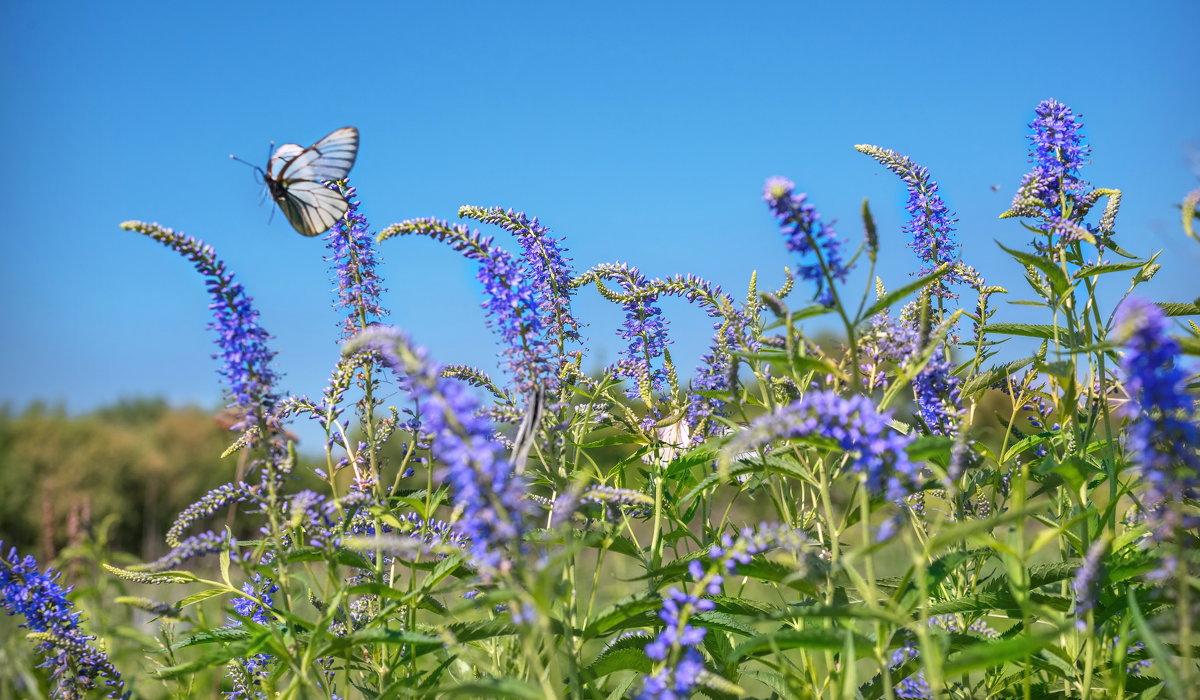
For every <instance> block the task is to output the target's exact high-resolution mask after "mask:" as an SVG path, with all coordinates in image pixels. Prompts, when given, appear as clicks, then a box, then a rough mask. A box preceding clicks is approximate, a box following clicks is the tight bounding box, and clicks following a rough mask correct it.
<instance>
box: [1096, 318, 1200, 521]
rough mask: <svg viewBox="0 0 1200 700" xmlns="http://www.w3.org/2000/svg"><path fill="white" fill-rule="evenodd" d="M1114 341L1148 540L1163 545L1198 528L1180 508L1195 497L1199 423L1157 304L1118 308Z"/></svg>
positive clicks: (1199, 476) (1199, 481) (1199, 493)
mask: <svg viewBox="0 0 1200 700" xmlns="http://www.w3.org/2000/svg"><path fill="white" fill-rule="evenodd" d="M1115 328H1116V333H1117V337H1118V338H1119V339H1120V340H1122V341H1123V342H1124V344H1125V348H1126V353H1125V357H1124V359H1123V361H1122V363H1121V368H1122V370H1123V371H1124V374H1125V388H1126V390H1128V392H1129V396H1130V399H1131V400H1130V401H1129V403H1127V404H1126V405H1125V406H1124V408H1123V411H1122V412H1123V413H1124V415H1125V417H1126V418H1128V419H1129V421H1130V423H1129V426H1128V428H1127V429H1126V435H1127V436H1128V438H1127V445H1128V447H1129V449H1130V451H1131V452H1133V455H1134V460H1135V462H1136V463H1137V464H1138V465H1139V466H1140V467H1141V470H1142V474H1143V478H1144V480H1145V483H1146V485H1147V489H1146V493H1145V495H1144V499H1145V501H1144V506H1145V510H1146V515H1147V517H1148V520H1149V523H1148V524H1149V525H1150V527H1151V530H1152V532H1153V537H1154V538H1155V540H1157V541H1162V540H1165V539H1167V538H1170V537H1172V536H1173V535H1175V534H1177V533H1178V532H1182V531H1184V530H1187V529H1191V528H1195V527H1198V526H1200V518H1198V517H1196V516H1188V515H1185V514H1184V513H1183V512H1182V511H1181V510H1180V509H1179V506H1180V504H1182V503H1184V502H1185V501H1188V500H1194V499H1196V498H1200V451H1198V450H1200V448H1198V446H1200V425H1198V424H1197V416H1196V407H1195V403H1194V399H1193V397H1192V396H1191V395H1189V394H1188V393H1187V391H1185V389H1184V384H1185V383H1186V379H1187V376H1186V374H1185V373H1184V371H1183V369H1182V368H1181V367H1180V366H1179V360H1180V349H1179V344H1178V343H1177V342H1176V341H1175V340H1174V339H1173V338H1171V337H1170V336H1169V335H1167V319H1166V316H1165V315H1164V313H1163V311H1162V309H1161V308H1159V307H1158V305H1156V304H1153V303H1150V302H1148V301H1145V300H1143V299H1139V298H1137V297H1130V298H1128V299H1126V300H1125V302H1124V303H1122V304H1121V306H1120V307H1119V308H1118V309H1117V312H1116V317H1115Z"/></svg>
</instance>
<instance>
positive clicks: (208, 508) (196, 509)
mask: <svg viewBox="0 0 1200 700" xmlns="http://www.w3.org/2000/svg"><path fill="white" fill-rule="evenodd" d="M254 497H255V493H254V490H253V487H251V486H250V485H249V484H246V483H244V482H232V483H228V484H222V485H220V486H218V487H217V488H215V489H213V490H211V491H209V492H208V493H206V494H204V495H203V496H201V497H200V500H198V501H196V502H195V503H193V504H192V505H190V506H188V507H187V508H185V509H183V512H181V513H180V514H179V515H178V516H177V517H176V518H175V522H174V523H172V524H171V527H170V528H169V529H168V530H167V534H166V540H167V544H169V545H171V546H172V547H178V546H180V544H182V542H183V539H184V536H183V533H184V532H185V531H186V530H187V529H188V528H189V527H190V526H191V525H192V524H193V523H195V522H197V521H199V520H202V519H204V518H207V517H208V516H210V515H213V514H214V513H216V512H217V511H218V510H220V509H222V508H224V507H226V506H228V505H231V504H233V503H241V502H242V501H245V500H247V499H252V498H254Z"/></svg>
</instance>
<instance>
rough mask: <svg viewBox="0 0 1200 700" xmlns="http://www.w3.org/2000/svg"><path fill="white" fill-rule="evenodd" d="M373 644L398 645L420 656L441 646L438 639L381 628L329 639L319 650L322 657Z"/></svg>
mask: <svg viewBox="0 0 1200 700" xmlns="http://www.w3.org/2000/svg"><path fill="white" fill-rule="evenodd" d="M373 644H399V645H407V646H411V647H413V650H414V654H415V655H418V656H419V655H420V654H422V653H424V652H427V651H430V650H432V649H439V648H441V646H442V644H443V640H442V639H441V638H440V637H434V636H432V635H429V634H424V633H421V632H413V631H411V630H389V629H383V628H381V627H372V628H368V629H361V630H355V631H353V632H351V633H350V634H347V635H345V636H342V637H331V638H330V639H329V641H328V643H327V644H326V645H325V646H324V647H323V648H322V649H321V654H322V655H326V656H327V655H330V654H333V653H335V652H339V651H342V650H345V649H352V648H354V647H357V646H370V645H373Z"/></svg>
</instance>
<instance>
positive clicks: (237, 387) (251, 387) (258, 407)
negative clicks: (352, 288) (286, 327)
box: [121, 221, 278, 430]
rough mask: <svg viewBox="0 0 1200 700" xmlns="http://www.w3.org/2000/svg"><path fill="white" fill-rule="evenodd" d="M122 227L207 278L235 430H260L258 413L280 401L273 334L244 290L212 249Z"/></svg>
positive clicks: (130, 224) (167, 232)
mask: <svg viewBox="0 0 1200 700" xmlns="http://www.w3.org/2000/svg"><path fill="white" fill-rule="evenodd" d="M121 228H123V229H125V230H127V231H134V232H137V233H140V234H143V235H145V236H149V237H150V238H153V239H154V240H156V241H158V242H159V243H162V244H163V245H165V246H167V247H168V248H170V249H171V250H174V251H175V252H177V253H179V254H180V255H182V256H183V257H185V258H187V259H188V260H189V261H191V263H192V264H193V265H194V266H195V268H196V270H197V271H198V272H199V273H200V274H201V275H203V276H204V277H205V287H206V288H207V289H208V293H209V296H210V297H211V298H212V303H210V304H209V308H210V309H212V311H213V321H212V322H211V323H210V324H209V325H208V327H209V329H210V330H213V331H216V334H217V340H216V343H217V346H218V347H219V348H220V352H219V353H217V354H215V355H213V358H214V359H220V360H221V367H220V369H219V370H218V372H219V373H220V375H221V376H222V377H223V378H224V379H225V383H226V385H227V387H228V390H229V395H230V397H231V398H232V399H233V404H232V405H233V406H235V407H237V408H238V409H239V410H240V412H241V414H242V416H243V418H242V420H241V421H240V422H239V423H237V424H236V425H234V426H233V429H234V430H245V429H247V428H251V427H254V426H256V425H257V423H258V417H259V414H262V415H266V414H268V413H270V411H271V409H272V408H273V407H274V405H275V402H276V401H277V400H278V397H277V395H276V393H275V381H276V379H277V377H276V375H275V372H274V371H273V370H272V369H271V360H272V359H273V358H274V357H275V353H274V352H273V351H271V349H270V348H269V347H268V346H267V341H268V340H270V338H271V336H270V335H269V334H268V333H267V332H266V331H265V330H263V329H262V327H261V326H259V325H258V312H257V311H255V310H254V307H253V305H252V303H251V302H252V300H251V299H250V297H249V296H247V294H246V290H245V289H244V288H243V287H242V285H241V284H240V283H239V282H237V281H235V280H234V276H233V272H231V271H230V270H229V269H228V268H226V267H225V263H224V262H223V261H222V260H221V259H220V258H218V257H217V254H216V252H214V251H213V249H212V246H209V245H205V244H204V243H203V242H201V241H199V240H197V239H195V238H192V237H191V236H185V235H183V234H180V233H176V232H175V231H172V230H171V229H169V228H164V227H162V226H159V225H158V224H147V223H143V222H141V221H126V222H125V223H123V224H121Z"/></svg>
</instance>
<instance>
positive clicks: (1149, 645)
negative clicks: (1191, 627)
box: [1125, 588, 1187, 698]
mask: <svg viewBox="0 0 1200 700" xmlns="http://www.w3.org/2000/svg"><path fill="white" fill-rule="evenodd" d="M1125 598H1126V600H1128V601H1129V616H1130V617H1132V618H1133V624H1134V626H1135V627H1137V630H1138V636H1139V638H1140V641H1142V642H1143V643H1145V645H1146V649H1148V650H1149V651H1150V656H1151V657H1153V659H1154V660H1155V661H1157V662H1158V663H1157V664H1155V667H1156V668H1155V670H1157V671H1159V672H1160V673H1162V674H1163V680H1164V681H1166V684H1167V688H1168V689H1169V690H1170V691H1171V696H1172V697H1176V698H1185V697H1187V694H1186V693H1184V686H1183V679H1182V678H1180V677H1179V671H1178V670H1176V668H1175V658H1174V655H1173V654H1171V652H1169V651H1168V650H1167V647H1166V645H1164V644H1163V643H1162V640H1160V639H1159V638H1158V635H1157V634H1155V633H1154V630H1152V629H1150V625H1149V624H1147V622H1146V618H1145V617H1143V616H1142V609H1141V607H1139V606H1138V602H1137V596H1135V595H1134V593H1133V589H1132V588H1130V589H1129V590H1128V591H1126V592H1125ZM1185 614H1186V613H1185Z"/></svg>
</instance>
